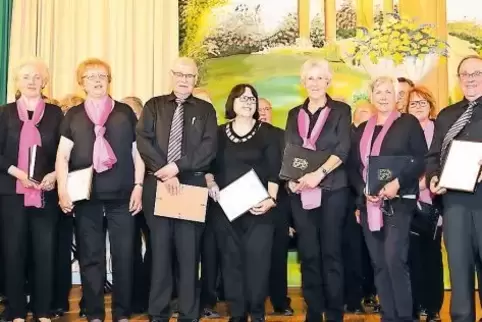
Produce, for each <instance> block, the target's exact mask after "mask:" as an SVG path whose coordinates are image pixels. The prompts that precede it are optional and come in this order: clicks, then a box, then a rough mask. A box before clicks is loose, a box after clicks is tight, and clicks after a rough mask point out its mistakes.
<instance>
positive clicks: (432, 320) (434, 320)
mask: <svg viewBox="0 0 482 322" xmlns="http://www.w3.org/2000/svg"><path fill="white" fill-rule="evenodd" d="M481 320H482V319H480V320H479V321H481ZM440 321H442V319H441V318H440V315H439V314H438V313H434V312H428V313H427V320H426V322H440Z"/></svg>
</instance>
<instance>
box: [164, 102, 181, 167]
mask: <svg viewBox="0 0 482 322" xmlns="http://www.w3.org/2000/svg"><path fill="white" fill-rule="evenodd" d="M184 101H185V100H183V99H180V98H176V103H177V107H176V110H175V111H174V115H173V117H172V123H171V131H170V132H169V145H168V148H167V163H170V162H175V161H177V160H179V159H180V158H181V153H182V132H183V125H184V108H183V103H184Z"/></svg>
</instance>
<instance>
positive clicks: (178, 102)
mask: <svg viewBox="0 0 482 322" xmlns="http://www.w3.org/2000/svg"><path fill="white" fill-rule="evenodd" d="M171 75H172V84H173V91H172V93H171V94H169V95H163V96H158V97H154V98H152V99H150V100H149V101H148V102H147V103H146V105H145V107H144V109H143V111H142V115H141V117H140V119H139V123H138V126H137V146H138V150H139V152H140V154H141V156H142V159H143V160H144V162H145V164H146V170H147V176H146V179H145V181H144V196H143V197H144V198H143V202H144V203H143V205H144V213H145V216H146V219H147V224H148V225H149V229H150V231H151V246H152V278H151V291H150V298H149V309H148V313H149V316H150V319H151V321H155V322H161V321H162V322H167V321H169V318H170V317H171V313H172V312H170V308H169V302H170V300H171V296H172V288H173V272H172V267H173V265H172V263H173V257H174V256H173V254H172V251H175V257H176V258H177V264H178V265H177V267H178V269H179V284H178V303H179V317H178V321H184V322H187V321H197V320H198V319H199V314H200V312H199V294H198V291H197V286H198V264H199V252H200V246H201V235H202V231H203V228H204V225H203V224H201V223H196V222H192V221H187V220H180V219H171V218H166V217H160V216H156V215H154V205H155V199H156V186H157V183H158V182H159V181H160V182H163V183H164V185H165V187H166V189H167V191H168V192H169V193H170V194H172V195H175V194H178V193H179V189H180V184H181V183H182V184H189V185H195V186H204V187H205V186H206V181H205V179H204V175H205V172H206V171H207V170H208V169H209V165H210V164H211V162H212V161H213V159H214V157H215V156H216V149H217V124H216V112H215V110H214V107H213V105H212V104H210V103H208V102H206V101H204V100H201V99H199V98H196V97H194V96H193V95H192V92H193V89H194V86H195V85H196V81H197V77H198V69H197V66H196V64H195V62H194V61H193V60H192V59H190V58H186V57H182V58H179V59H177V60H176V62H175V63H174V65H173V68H172V70H171Z"/></svg>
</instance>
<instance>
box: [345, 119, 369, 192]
mask: <svg viewBox="0 0 482 322" xmlns="http://www.w3.org/2000/svg"><path fill="white" fill-rule="evenodd" d="M351 132H352V133H351V149H350V153H349V157H348V161H347V172H348V180H349V182H350V185H351V186H352V187H353V190H354V191H355V192H356V194H357V196H358V197H360V196H363V195H364V190H365V180H364V179H363V176H362V172H361V164H362V163H361V158H360V148H359V146H360V140H361V136H362V134H363V128H361V127H359V128H358V129H356V130H355V131H351Z"/></svg>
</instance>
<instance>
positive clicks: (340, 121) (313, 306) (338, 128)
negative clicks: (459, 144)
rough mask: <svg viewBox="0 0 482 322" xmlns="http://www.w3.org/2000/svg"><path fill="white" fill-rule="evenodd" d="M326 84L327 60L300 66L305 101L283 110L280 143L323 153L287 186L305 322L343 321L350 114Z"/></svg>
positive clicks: (328, 80) (327, 82) (327, 76)
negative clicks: (309, 169)
mask: <svg viewBox="0 0 482 322" xmlns="http://www.w3.org/2000/svg"><path fill="white" fill-rule="evenodd" d="M331 80H332V73H331V70H330V67H329V65H328V62H327V61H325V60H319V59H310V60H308V61H306V62H305V63H304V64H303V66H302V68H301V83H302V84H303V86H304V87H305V88H306V91H307V93H308V98H307V99H306V100H305V102H304V103H303V104H301V105H299V106H297V107H295V108H293V109H291V110H290V111H289V114H288V120H287V123H286V132H285V138H286V140H285V141H286V143H290V144H293V145H297V146H303V147H304V148H306V149H310V150H317V151H325V152H326V155H327V159H326V161H325V162H324V163H323V164H322V165H321V166H320V167H319V168H318V169H316V170H315V171H313V172H311V173H307V174H305V175H304V176H303V177H301V178H299V180H297V181H290V182H289V183H288V187H289V190H290V191H291V192H292V197H291V209H292V215H293V221H294V226H295V227H294V228H295V230H296V233H297V236H298V252H299V255H300V259H301V274H302V276H303V279H302V280H303V282H302V288H303V296H304V298H305V301H306V304H307V306H308V308H307V314H306V320H307V321H308V322H311V321H317V322H318V321H320V320H321V318H322V314H323V313H325V316H326V319H327V320H329V321H342V320H343V262H342V249H341V247H342V231H343V224H344V221H345V214H346V211H345V209H346V202H347V198H348V188H347V187H348V185H347V175H346V172H345V169H344V165H343V164H344V163H345V161H346V159H347V158H348V153H349V150H350V124H351V111H350V106H348V105H347V104H345V103H343V102H340V101H335V100H333V99H332V98H331V97H330V96H329V95H328V94H327V93H326V91H327V89H328V86H329V85H330V82H331ZM323 183H325V184H323ZM320 184H321V185H322V186H323V187H324V188H321V186H320ZM324 304H325V305H324Z"/></svg>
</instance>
